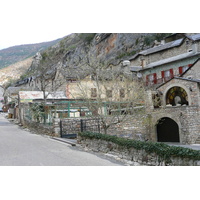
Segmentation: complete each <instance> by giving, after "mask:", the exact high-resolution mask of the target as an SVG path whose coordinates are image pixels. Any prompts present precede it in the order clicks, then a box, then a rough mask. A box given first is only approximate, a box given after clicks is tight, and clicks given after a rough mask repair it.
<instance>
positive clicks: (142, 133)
mask: <svg viewBox="0 0 200 200" xmlns="http://www.w3.org/2000/svg"><path fill="white" fill-rule="evenodd" d="M81 120H83V121H84V120H86V124H85V125H86V128H85V130H86V131H91V132H93V130H94V132H95V131H96V130H97V129H98V127H97V126H98V125H97V124H98V123H97V121H98V119H94V118H67V119H63V120H62V121H63V130H64V131H66V130H68V131H69V132H71V133H78V132H80V131H81ZM106 120H107V121H109V120H110V121H111V120H113V118H112V117H109V116H108V117H107V119H106ZM113 121H115V119H114V120H113ZM56 123H58V122H55V123H54V127H57V131H55V132H58V129H59V130H60V127H59V125H56ZM85 125H84V126H85ZM147 126H148V124H147V122H146V115H144V114H137V115H132V116H127V118H126V119H125V120H124V122H121V123H117V124H113V125H111V126H110V127H109V129H108V130H107V134H109V135H116V136H118V137H128V138H131V139H136V140H146V139H150V137H149V132H148V129H147ZM99 128H100V133H104V129H103V127H102V124H101V123H99ZM72 129H73V130H72ZM74 131H75V132H74Z"/></svg>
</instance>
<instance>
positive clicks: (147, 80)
mask: <svg viewBox="0 0 200 200" xmlns="http://www.w3.org/2000/svg"><path fill="white" fill-rule="evenodd" d="M148 82H149V76H148V75H146V85H148Z"/></svg>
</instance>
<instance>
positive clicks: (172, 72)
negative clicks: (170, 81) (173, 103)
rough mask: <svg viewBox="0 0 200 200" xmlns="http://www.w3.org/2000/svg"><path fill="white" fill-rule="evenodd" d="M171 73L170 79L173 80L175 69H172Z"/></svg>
mask: <svg viewBox="0 0 200 200" xmlns="http://www.w3.org/2000/svg"><path fill="white" fill-rule="evenodd" d="M169 71H170V78H173V77H174V71H173V69H170V70H169Z"/></svg>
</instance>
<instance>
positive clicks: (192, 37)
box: [187, 33, 200, 41]
mask: <svg viewBox="0 0 200 200" xmlns="http://www.w3.org/2000/svg"><path fill="white" fill-rule="evenodd" d="M187 38H189V39H191V40H193V41H197V40H200V33H198V34H195V35H190V36H187Z"/></svg>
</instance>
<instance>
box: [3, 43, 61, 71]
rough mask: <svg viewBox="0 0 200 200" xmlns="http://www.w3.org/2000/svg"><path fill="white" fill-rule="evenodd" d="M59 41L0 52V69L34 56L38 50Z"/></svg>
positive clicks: (11, 48)
mask: <svg viewBox="0 0 200 200" xmlns="http://www.w3.org/2000/svg"><path fill="white" fill-rule="evenodd" d="M60 40H61V39H57V40H54V41H50V42H43V43H37V44H26V45H19V46H13V47H9V48H6V49H2V50H0V69H1V68H4V67H7V66H9V65H11V64H14V63H16V62H18V61H22V60H24V59H26V58H29V57H31V56H33V55H35V54H36V53H37V52H38V51H39V50H45V49H46V48H48V47H50V46H52V45H54V44H56V43H58V42H59V41H60Z"/></svg>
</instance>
